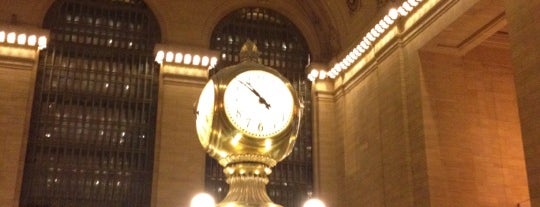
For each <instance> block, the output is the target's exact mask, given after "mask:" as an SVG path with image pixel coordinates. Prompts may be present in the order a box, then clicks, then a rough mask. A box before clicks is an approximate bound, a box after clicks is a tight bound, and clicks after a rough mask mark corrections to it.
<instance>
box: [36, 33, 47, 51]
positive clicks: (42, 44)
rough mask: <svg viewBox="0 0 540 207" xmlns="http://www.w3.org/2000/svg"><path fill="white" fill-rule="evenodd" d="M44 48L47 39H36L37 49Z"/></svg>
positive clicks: (43, 37)
mask: <svg viewBox="0 0 540 207" xmlns="http://www.w3.org/2000/svg"><path fill="white" fill-rule="evenodd" d="M45 48H47V37H45V36H40V37H39V38H38V49H40V50H42V49H45Z"/></svg>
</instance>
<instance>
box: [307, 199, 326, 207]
mask: <svg viewBox="0 0 540 207" xmlns="http://www.w3.org/2000/svg"><path fill="white" fill-rule="evenodd" d="M303 207H326V205H324V203H323V202H322V201H321V200H319V199H316V198H312V199H309V200H307V201H306V202H305V203H304V205H303Z"/></svg>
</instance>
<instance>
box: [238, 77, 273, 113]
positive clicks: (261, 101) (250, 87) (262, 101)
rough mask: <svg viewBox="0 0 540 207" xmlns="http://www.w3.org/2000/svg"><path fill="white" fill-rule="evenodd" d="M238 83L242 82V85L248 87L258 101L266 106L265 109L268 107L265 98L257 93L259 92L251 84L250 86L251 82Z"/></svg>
mask: <svg viewBox="0 0 540 207" xmlns="http://www.w3.org/2000/svg"><path fill="white" fill-rule="evenodd" d="M240 83H242V85H244V86H246V88H248V89H249V90H250V91H251V92H252V93H253V94H255V95H256V96H257V97H259V103H261V104H264V106H265V107H266V108H267V109H270V104H269V103H268V102H266V99H264V98H263V97H262V96H261V94H259V92H257V90H255V89H254V88H253V86H251V84H249V83H246V82H243V81H240Z"/></svg>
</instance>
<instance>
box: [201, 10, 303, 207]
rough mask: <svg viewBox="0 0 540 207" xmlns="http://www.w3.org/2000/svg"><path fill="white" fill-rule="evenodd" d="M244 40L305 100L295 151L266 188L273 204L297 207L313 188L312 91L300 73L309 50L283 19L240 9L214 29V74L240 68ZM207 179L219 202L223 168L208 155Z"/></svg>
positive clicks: (271, 13) (223, 186)
mask: <svg viewBox="0 0 540 207" xmlns="http://www.w3.org/2000/svg"><path fill="white" fill-rule="evenodd" d="M247 39H251V40H252V41H254V42H255V43H256V44H257V47H258V50H259V51H260V52H261V56H260V57H261V60H262V63H263V64H264V65H267V66H270V67H272V68H274V69H277V70H278V71H280V72H281V73H282V74H283V75H284V76H286V77H287V78H288V79H289V80H290V81H291V83H292V84H293V86H294V88H295V89H296V90H297V91H298V93H299V95H300V96H301V99H302V100H303V101H304V105H305V109H304V117H303V119H302V125H301V129H300V135H299V138H298V141H297V142H296V145H295V147H294V151H293V152H292V154H291V155H290V156H289V157H288V158H287V159H285V160H284V161H282V162H280V163H279V164H278V165H277V166H276V167H274V169H273V173H272V174H271V175H270V183H269V184H268V185H267V190H268V194H269V196H270V197H271V198H272V200H273V201H274V202H275V203H278V204H281V205H284V206H287V207H300V206H301V205H302V202H303V201H305V200H306V198H307V197H308V195H309V194H311V192H312V188H313V173H312V171H313V167H312V165H313V161H312V156H311V155H312V134H311V133H312V120H311V97H310V94H311V92H310V89H311V86H310V82H309V81H308V80H307V79H306V75H305V72H304V71H305V68H306V65H307V64H308V61H309V50H308V47H307V44H306V42H305V40H304V38H303V36H302V35H301V33H300V32H299V31H298V29H297V28H296V26H295V25H294V24H292V23H291V22H290V21H289V20H288V19H287V18H286V17H284V16H283V15H281V14H279V13H277V12H275V11H272V10H270V9H265V8H242V9H239V10H236V11H234V12H232V13H231V14H229V15H227V16H226V17H224V18H223V19H222V20H221V21H220V22H219V23H218V25H217V26H216V27H215V28H214V31H213V34H212V39H211V49H215V50H219V51H221V57H220V61H219V64H218V65H217V67H216V69H215V70H216V71H218V70H219V69H220V68H224V67H227V66H230V65H233V64H236V63H238V62H239V57H238V55H239V52H240V48H241V47H242V45H243V44H244V42H245V41H246V40H247ZM213 72H214V73H215V71H213ZM205 180H206V182H205V183H206V190H207V191H208V192H211V193H213V194H214V196H215V197H216V198H217V199H218V200H221V199H223V198H224V197H225V195H226V193H227V191H228V186H227V184H226V182H225V177H224V175H223V173H222V168H221V166H219V164H218V163H217V162H216V161H214V160H213V159H212V158H210V157H208V156H207V159H206V176H205Z"/></svg>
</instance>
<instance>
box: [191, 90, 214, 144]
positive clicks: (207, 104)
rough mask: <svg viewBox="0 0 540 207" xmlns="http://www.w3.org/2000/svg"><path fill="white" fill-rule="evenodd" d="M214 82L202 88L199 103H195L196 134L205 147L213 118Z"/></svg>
mask: <svg viewBox="0 0 540 207" xmlns="http://www.w3.org/2000/svg"><path fill="white" fill-rule="evenodd" d="M214 93H215V92H214V82H213V81H212V80H210V81H209V82H208V83H207V84H206V86H204V88H203V90H202V92H201V95H200V96H199V101H198V102H197V109H196V110H197V111H196V116H197V118H196V121H195V125H196V128H197V134H198V136H199V141H200V142H201V144H202V145H203V146H204V147H206V146H208V139H209V138H210V133H211V132H212V121H213V117H214V101H215V100H214Z"/></svg>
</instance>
